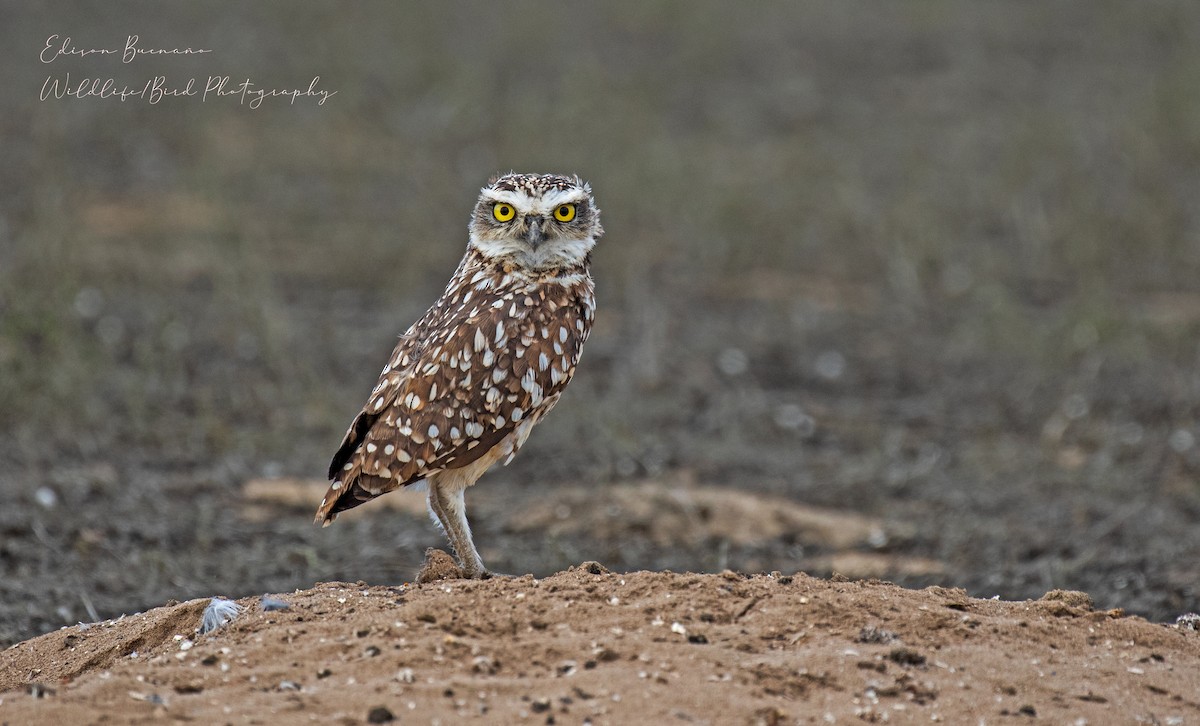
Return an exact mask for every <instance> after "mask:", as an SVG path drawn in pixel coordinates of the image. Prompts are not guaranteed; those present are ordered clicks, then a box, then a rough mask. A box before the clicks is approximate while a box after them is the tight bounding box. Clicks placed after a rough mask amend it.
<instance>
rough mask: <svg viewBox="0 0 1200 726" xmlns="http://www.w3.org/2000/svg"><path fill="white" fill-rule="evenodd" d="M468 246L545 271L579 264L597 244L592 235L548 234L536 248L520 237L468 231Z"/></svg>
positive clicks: (500, 259)
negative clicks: (494, 235) (469, 243)
mask: <svg viewBox="0 0 1200 726" xmlns="http://www.w3.org/2000/svg"><path fill="white" fill-rule="evenodd" d="M471 246H472V247H474V248H475V249H476V250H478V251H479V254H481V255H483V256H484V258H486V259H488V260H491V261H495V262H510V263H512V264H513V265H515V266H516V267H518V268H523V269H529V270H547V269H553V268H559V267H574V266H577V265H582V264H583V263H584V260H586V259H587V256H588V253H589V252H591V251H592V248H593V247H595V246H596V240H595V239H593V238H592V237H590V236H589V237H575V238H572V237H547V238H546V239H544V240H542V242H541V244H539V245H538V246H537V247H536V248H535V247H532V246H530V244H529V243H528V242H527V241H525V239H524V238H522V237H493V236H491V235H486V234H484V235H480V234H478V233H477V232H475V231H474V230H472V231H471Z"/></svg>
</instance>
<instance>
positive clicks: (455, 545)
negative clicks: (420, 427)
mask: <svg viewBox="0 0 1200 726" xmlns="http://www.w3.org/2000/svg"><path fill="white" fill-rule="evenodd" d="M464 489H465V487H463V486H461V484H460V483H459V482H456V481H453V480H451V481H445V480H443V479H442V478H441V477H437V476H432V477H430V478H429V510H430V511H431V512H433V515H434V516H435V517H437V521H438V524H440V525H442V529H443V530H445V532H446V538H447V539H449V540H450V547H451V548H452V549H453V550H454V554H455V556H456V557H458V564H459V567H461V568H462V573H463V577H466V578H468V579H471V580H478V579H480V578H483V577H487V576H488V574H489V573H488V571H487V569H485V568H484V566H483V560H482V559H480V557H479V552H478V551H476V549H475V543H474V541H472V539H471V525H470V524H469V523H468V522H467V503H466V499H465V497H464V496H463V492H464Z"/></svg>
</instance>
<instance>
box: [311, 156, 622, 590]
mask: <svg viewBox="0 0 1200 726" xmlns="http://www.w3.org/2000/svg"><path fill="white" fill-rule="evenodd" d="M467 229H468V231H469V232H470V241H469V242H468V243H467V251H466V254H465V255H463V258H462V262H460V263H459V265H458V270H457V271H456V272H455V273H454V277H452V278H451V279H450V282H449V284H447V285H446V291H445V292H444V293H442V296H441V298H439V299H438V301H437V302H436V303H434V304H433V306H432V307H430V308H429V310H428V311H427V312H426V313H425V315H423V316H422V317H421V319H420V320H418V321H417V322H416V323H413V325H412V327H410V328H409V329H408V330H407V331H406V332H405V333H404V335H403V336H401V338H400V342H399V343H398V344H397V345H396V349H395V351H393V352H392V357H391V359H390V360H389V361H388V364H387V365H385V366H384V367H383V373H382V375H380V377H379V383H378V384H377V385H376V386H375V390H373V391H372V392H371V397H370V399H369V400H368V401H367V404H366V406H364V407H363V410H362V412H361V413H359V414H358V416H356V417H355V419H354V422H353V423H351V424H350V430H349V431H347V432H346V438H345V439H344V440H343V441H342V446H341V448H340V449H338V452H337V453H336V454H335V455H334V457H333V461H332V462H331V463H330V465H329V478H330V479H332V480H333V481H332V483H331V484H330V485H329V491H328V492H327V493H326V494H325V498H324V499H323V500H321V506H320V508H318V509H317V518H316V521H317V522H318V523H320V524H324V525H328V524H330V523H331V522H332V521H333V520H334V519H335V518H336V517H337V514H338V512H341V511H344V510H346V509H350V508H351V507H357V506H358V505H360V504H362V503H363V502H367V501H370V500H371V499H374V498H375V497H377V496H379V495H381V494H386V493H387V492H390V491H392V490H393V489H399V488H400V487H404V486H410V485H414V484H419V483H421V482H427V483H428V486H429V510H430V512H432V514H433V516H434V517H435V518H436V519H437V521H438V522H439V523H440V524H441V526H442V528H443V529H444V530H445V531H446V536H447V538H449V540H450V546H451V547H453V548H454V553H455V554H456V555H457V556H458V561H459V564H460V566H461V567H462V571H463V574H464V575H465V576H467V577H472V578H478V577H484V576H486V575H487V574H488V573H487V570H486V569H485V568H484V566H483V561H482V560H481V559H480V558H479V553H478V552H477V551H476V550H475V544H474V542H473V541H472V539H471V528H470V526H469V525H468V524H467V515H466V506H465V502H464V498H463V492H464V490H465V489H466V488H467V487H469V486H471V485H472V484H474V483H475V481H476V480H477V479H479V477H480V476H482V475H483V473H484V472H485V471H487V469H488V468H489V467H490V466H491V465H492V464H494V463H496V462H497V461H499V460H501V459H504V463H506V464H507V463H508V462H509V461H511V460H512V458H513V456H515V455H516V453H517V450H518V449H520V448H521V445H522V444H524V443H525V439H526V438H527V437H528V436H529V432H530V431H531V430H532V429H533V427H534V425H535V424H536V423H537V422H538V421H539V420H540V419H541V418H542V416H544V415H546V413H547V412H548V411H549V410H550V409H551V408H553V407H554V404H555V403H557V402H558V397H559V395H561V394H562V391H563V388H564V387H566V385H567V383H568V382H570V380H571V376H572V375H574V373H575V364H576V363H577V362H578V361H579V354H580V352H581V350H582V348H583V343H584V341H586V340H587V337H588V333H589V332H590V331H591V326H592V318H593V313H594V310H595V300H594V298H593V286H592V276H591V272H590V270H589V265H590V262H591V253H592V247H593V246H595V244H596V240H597V239H599V238H600V236H601V235H602V234H603V232H604V231H603V229H602V228H601V227H600V210H599V209H597V208H596V203H595V200H593V199H592V194H591V188H590V187H589V186H588V185H587V184H585V183H584V182H583V181H581V180H580V179H579V177H567V176H558V175H538V174H514V173H510V174H505V175H503V176H499V177H495V178H493V179H492V180H491V181H489V182H488V185H487V186H485V187H484V188H483V190H482V191H481V193H480V195H479V201H478V202H477V203H476V204H475V211H474V213H473V214H472V215H471V222H470V224H469V225H468V227H467Z"/></svg>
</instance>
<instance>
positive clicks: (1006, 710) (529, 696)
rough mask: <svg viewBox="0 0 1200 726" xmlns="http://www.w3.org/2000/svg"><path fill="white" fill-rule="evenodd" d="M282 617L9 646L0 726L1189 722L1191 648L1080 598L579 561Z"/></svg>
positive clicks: (111, 631)
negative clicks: (539, 573) (1005, 598)
mask: <svg viewBox="0 0 1200 726" xmlns="http://www.w3.org/2000/svg"><path fill="white" fill-rule="evenodd" d="M437 559H440V558H437ZM431 561H432V560H431ZM273 599H274V600H277V601H282V602H276V603H274V604H273V605H272V607H275V608H278V607H280V606H282V605H283V604H284V603H286V609H272V610H267V609H264V608H263V607H262V604H261V603H260V602H259V601H257V600H255V599H253V598H250V599H244V600H242V601H240V604H241V605H242V606H243V607H244V608H245V610H244V612H243V613H242V614H241V615H240V616H239V617H237V618H236V619H235V620H233V621H232V622H231V623H230V624H228V625H226V626H224V627H223V628H221V629H219V630H217V631H215V632H212V633H209V634H207V635H198V634H197V631H196V628H197V626H198V625H199V623H200V617H201V611H202V610H203V608H204V605H205V604H206V601H203V600H197V601H192V602H186V603H182V604H173V605H168V606H165V607H162V608H158V609H155V610H152V611H150V612H148V613H143V614H138V615H132V616H127V617H123V618H121V619H118V620H113V621H108V622H104V623H96V624H92V625H90V626H85V625H79V626H74V627H70V628H64V629H62V630H60V631H58V632H55V633H51V634H48V635H45V636H42V637H39V638H35V639H32V640H29V641H25V642H23V643H19V644H17V645H15V646H13V647H11V648H9V649H8V650H7V651H5V652H4V654H3V657H2V659H0V690H4V691H7V692H5V693H3V694H2V698H0V720H3V721H5V722H9V723H52V722H53V723H85V722H95V721H97V720H102V719H103V717H104V716H105V715H107V716H109V717H110V718H112V719H115V720H118V721H122V722H124V721H140V720H149V719H151V718H154V717H160V716H161V717H168V718H175V719H186V720H202V721H204V722H216V723H226V722H230V721H234V720H236V721H240V722H259V723H282V722H288V721H290V722H296V721H299V720H300V719H303V720H315V721H318V722H322V723H363V722H369V723H386V722H389V721H396V722H402V721H419V722H424V723H428V722H430V721H431V720H433V719H443V722H446V720H447V719H448V720H451V721H458V720H461V719H467V718H473V719H478V718H479V717H482V719H479V720H482V721H484V722H496V723H514V722H517V721H518V720H521V719H524V720H527V721H528V722H530V723H586V722H589V721H590V722H592V723H639V722H641V723H668V722H675V721H683V722H697V723H767V724H776V723H794V722H810V721H814V720H816V721H820V720H824V721H833V722H842V723H844V722H855V721H857V720H859V719H861V720H864V721H868V722H881V721H899V722H906V723H907V722H915V721H924V722H928V721H930V720H934V721H937V720H941V721H944V722H948V723H968V722H969V723H976V722H984V721H986V722H989V723H991V722H998V721H1001V720H1002V719H1001V718H1000V717H1002V716H1012V717H1032V716H1038V717H1045V718H1049V719H1051V720H1052V721H1054V722H1058V723H1062V722H1064V721H1065V720H1066V719H1068V718H1070V719H1072V720H1075V719H1079V718H1083V719H1086V720H1087V722H1089V723H1112V722H1116V721H1121V722H1125V721H1129V720H1132V719H1140V720H1144V721H1146V722H1147V723H1190V722H1193V721H1196V720H1200V697H1197V695H1196V694H1197V693H1200V633H1197V632H1195V631H1194V630H1190V629H1188V628H1185V627H1176V626H1165V625H1155V624H1152V623H1148V622H1146V621H1144V620H1142V619H1140V618H1136V617H1126V616H1124V614H1123V613H1122V612H1120V611H1095V610H1092V606H1091V601H1090V599H1089V598H1088V597H1087V596H1086V595H1084V594H1083V593H1072V592H1062V591H1055V592H1051V593H1048V594H1047V595H1046V597H1044V598H1043V599H1041V600H1037V601H1026V602H1002V601H998V600H977V599H972V598H969V597H967V596H966V595H965V593H964V592H963V591H961V590H949V589H945V588H936V587H934V588H927V589H925V590H918V591H913V590H905V589H902V588H900V587H897V586H895V585H891V584H889V583H884V582H877V581H867V582H848V581H827V580H819V579H815V578H812V577H809V576H807V575H803V574H797V575H794V576H782V575H780V574H779V573H773V574H770V575H741V574H736V573H733V572H726V573H722V574H717V575H695V574H676V573H671V572H632V573H627V574H614V573H610V572H608V571H607V570H606V569H605V568H603V567H602V566H600V565H598V564H597V563H586V564H585V565H581V566H579V567H575V568H572V569H570V570H568V571H566V572H561V573H558V574H556V575H553V576H550V577H546V578H543V579H540V580H538V579H534V578H533V577H531V576H525V577H516V578H496V579H492V580H486V581H462V580H441V581H436V582H431V583H428V584H407V585H403V586H398V587H380V586H374V587H370V586H367V585H366V584H364V583H356V584H349V583H323V584H319V585H317V586H316V587H315V588H313V589H311V590H304V591H297V592H295V593H292V594H290V595H277V596H274V598H273Z"/></svg>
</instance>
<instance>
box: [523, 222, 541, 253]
mask: <svg viewBox="0 0 1200 726" xmlns="http://www.w3.org/2000/svg"><path fill="white" fill-rule="evenodd" d="M525 222H526V224H528V225H529V230H528V231H526V232H525V239H526V240H527V241H528V242H529V246H530V247H533V248H534V249H535V250H536V249H537V248H538V245H540V244H541V243H542V239H543V238H544V235H543V234H542V218H541V217H528V218H526V220H525Z"/></svg>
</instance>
